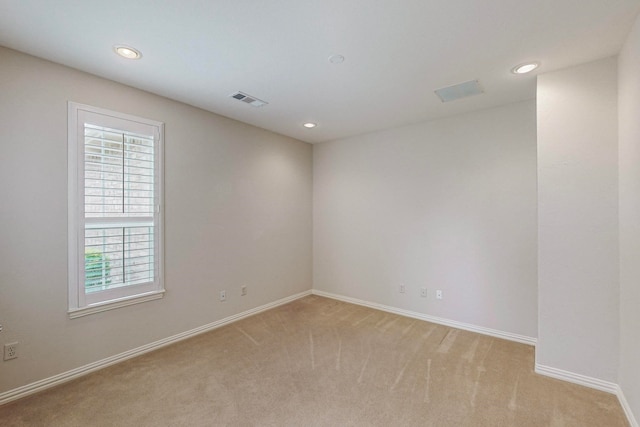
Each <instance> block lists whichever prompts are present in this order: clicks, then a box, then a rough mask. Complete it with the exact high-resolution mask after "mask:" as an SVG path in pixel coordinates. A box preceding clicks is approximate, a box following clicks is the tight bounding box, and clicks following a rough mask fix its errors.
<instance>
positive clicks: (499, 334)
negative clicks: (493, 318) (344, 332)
mask: <svg viewBox="0 0 640 427" xmlns="http://www.w3.org/2000/svg"><path fill="white" fill-rule="evenodd" d="M312 293H313V294H314V295H318V296H322V297H327V298H332V299H336V300H339V301H344V302H349V303H352V304H357V305H362V306H365V307H369V308H375V309H377V310H382V311H386V312H388V313H393V314H399V315H400V316H405V317H411V318H413V319H419V320H425V321H427V322H432V323H437V324H439V325H444V326H450V327H452V328H456V329H463V330H465V331H470V332H477V333H479V334H483V335H489V336H492V337H496V338H502V339H505V340H509V341H515V342H519V343H522V344H528V345H533V346H535V345H536V342H537V339H536V338H533V337H528V336H525V335H518V334H513V333H511V332H504V331H499V330H497V329H490V328H485V327H483V326H476V325H472V324H470V323H463V322H457V321H455V320H449V319H444V318H442V317H436V316H430V315H428V314H423V313H418V312H415V311H409V310H403V309H400V308H396V307H391V306H388V305H383V304H378V303H375V302H369V301H363V300H359V299H356V298H351V297H345V296H342V295H337V294H333V293H330V292H324V291H319V290H316V289H314V290H313V291H312Z"/></svg>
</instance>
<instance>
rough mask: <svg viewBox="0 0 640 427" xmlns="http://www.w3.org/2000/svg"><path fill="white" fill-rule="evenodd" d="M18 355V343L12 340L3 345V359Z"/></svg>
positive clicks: (13, 357) (14, 357)
mask: <svg viewBox="0 0 640 427" xmlns="http://www.w3.org/2000/svg"><path fill="white" fill-rule="evenodd" d="M17 357H18V343H17V342H12V343H9V344H5V345H4V360H11V359H16V358H17Z"/></svg>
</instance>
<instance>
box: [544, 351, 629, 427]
mask: <svg viewBox="0 0 640 427" xmlns="http://www.w3.org/2000/svg"><path fill="white" fill-rule="evenodd" d="M535 372H536V374H540V375H545V376H547V377H551V378H555V379H557V380H562V381H568V382H570V383H574V384H578V385H582V386H585V387H589V388H594V389H596V390H600V391H604V392H607V393H611V394H615V395H616V396H617V397H618V401H619V402H620V406H622V409H623V410H624V414H625V415H626V417H627V421H629V425H630V426H631V427H640V425H639V424H638V421H637V420H636V417H635V416H634V415H633V411H632V410H631V407H630V406H629V402H627V398H626V397H625V396H624V392H623V391H622V389H621V388H620V386H619V385H618V384H616V383H612V382H609V381H603V380H600V379H598V378H593V377H588V376H586V375H581V374H576V373H574V372H569V371H565V370H563V369H558V368H552V367H551V366H545V365H541V364H539V363H536V369H535Z"/></svg>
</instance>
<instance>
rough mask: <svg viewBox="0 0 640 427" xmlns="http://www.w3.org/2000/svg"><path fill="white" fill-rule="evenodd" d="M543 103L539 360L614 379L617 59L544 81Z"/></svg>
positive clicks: (540, 94)
mask: <svg viewBox="0 0 640 427" xmlns="http://www.w3.org/2000/svg"><path fill="white" fill-rule="evenodd" d="M537 103H538V107H537V110H538V246H539V247H538V261H539V268H538V276H539V282H538V291H539V293H538V306H539V309H540V310H539V314H538V322H539V328H538V345H537V348H536V363H538V364H540V365H544V366H548V367H551V368H557V369H562V370H566V371H570V372H572V373H577V374H582V375H586V376H589V377H593V378H597V379H600V380H604V381H610V382H616V380H617V367H618V336H619V329H618V328H619V323H618V313H619V292H618V198H617V179H618V178H617V164H618V151H617V75H616V59H615V58H609V59H605V60H601V61H597V62H593V63H589V64H585V65H581V66H578V67H573V68H569V69H564V70H562V71H557V72H552V73H548V74H544V75H541V76H538V94H537Z"/></svg>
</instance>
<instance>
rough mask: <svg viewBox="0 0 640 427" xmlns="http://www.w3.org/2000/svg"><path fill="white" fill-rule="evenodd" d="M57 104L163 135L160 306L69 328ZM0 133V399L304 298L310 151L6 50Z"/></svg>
mask: <svg viewBox="0 0 640 427" xmlns="http://www.w3.org/2000/svg"><path fill="white" fill-rule="evenodd" d="M67 101H75V102H79V103H84V104H89V105H93V106H97V107H102V108H107V109H112V110H117V111H121V112H124V113H129V114H134V115H137V116H142V117H147V118H151V119H155V120H159V121H163V122H164V123H165V137H166V147H165V172H166V175H165V202H166V205H165V245H166V246H165V253H166V263H165V275H166V282H165V283H166V288H167V294H166V296H165V298H164V299H162V300H159V301H152V302H148V303H144V304H139V305H134V306H129V307H125V308H120V309H117V310H112V311H108V312H104V313H99V314H95V315H91V316H87V317H82V318H79V319H74V320H69V318H68V316H67ZM0 120H1V121H2V122H1V124H0V324H2V325H3V327H4V331H2V332H0V342H12V341H18V342H19V343H20V344H19V346H20V347H19V352H20V356H19V358H18V359H16V360H12V361H8V362H0V393H2V392H4V391H7V390H10V389H13V388H16V387H18V386H22V385H25V384H29V383H32V382H34V381H36V380H40V379H43V378H47V377H50V376H52V375H55V374H58V373H61V372H65V371H68V370H70V369H73V368H77V367H79V366H83V365H85V364H88V363H91V362H95V361H98V360H101V359H104V358H106V357H109V356H113V355H116V354H119V353H122V352H124V351H127V350H130V349H133V348H136V347H139V346H142V345H145V344H148V343H151V342H154V341H157V340H160V339H162V338H166V337H169V336H172V335H175V334H178V333H181V332H184V331H187V330H190V329H192V328H196V327H199V326H202V325H205V324H208V323H211V322H213V321H215V320H219V319H222V318H225V317H227V316H230V315H232V314H236V313H239V312H242V311H245V310H248V309H250V308H253V307H256V306H260V305H262V304H266V303H269V302H272V301H275V300H278V299H280V298H284V297H287V296H290V295H293V294H296V293H299V292H303V291H307V290H310V289H311V262H312V261H311V249H312V247H311V235H312V233H311V219H312V216H311V213H312V212H311V190H312V188H311V179H312V175H311V166H312V156H311V152H312V147H311V145H309V144H306V143H302V142H300V141H296V140H293V139H290V138H287V137H283V136H280V135H276V134H273V133H270V132H267V131H264V130H261V129H258V128H255V127H252V126H249V125H245V124H242V123H239V122H236V121H233V120H230V119H226V118H223V117H220V116H217V115H215V114H211V113H208V112H205V111H202V110H199V109H196V108H192V107H189V106H187V105H184V104H181V103H178V102H174V101H171V100H168V99H165V98H161V97H158V96H155V95H151V94H149V93H145V92H142V91H139V90H136V89H132V88H130V87H126V86H123V85H120V84H117V83H113V82H110V81H107V80H104V79H101V78H98V77H94V76H91V75H88V74H84V73H81V72H77V71H75V70H72V69H69V68H66V67H63V66H60V65H56V64H52V63H50V62H46V61H43V60H39V59H36V58H33V57H31V56H27V55H23V54H21V53H17V52H15V51H11V50H7V49H4V48H0ZM241 285H247V286H248V295H247V296H245V297H242V298H241V297H240V286H241ZM222 289H226V290H227V302H225V303H220V302H219V301H218V292H219V290H222Z"/></svg>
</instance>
